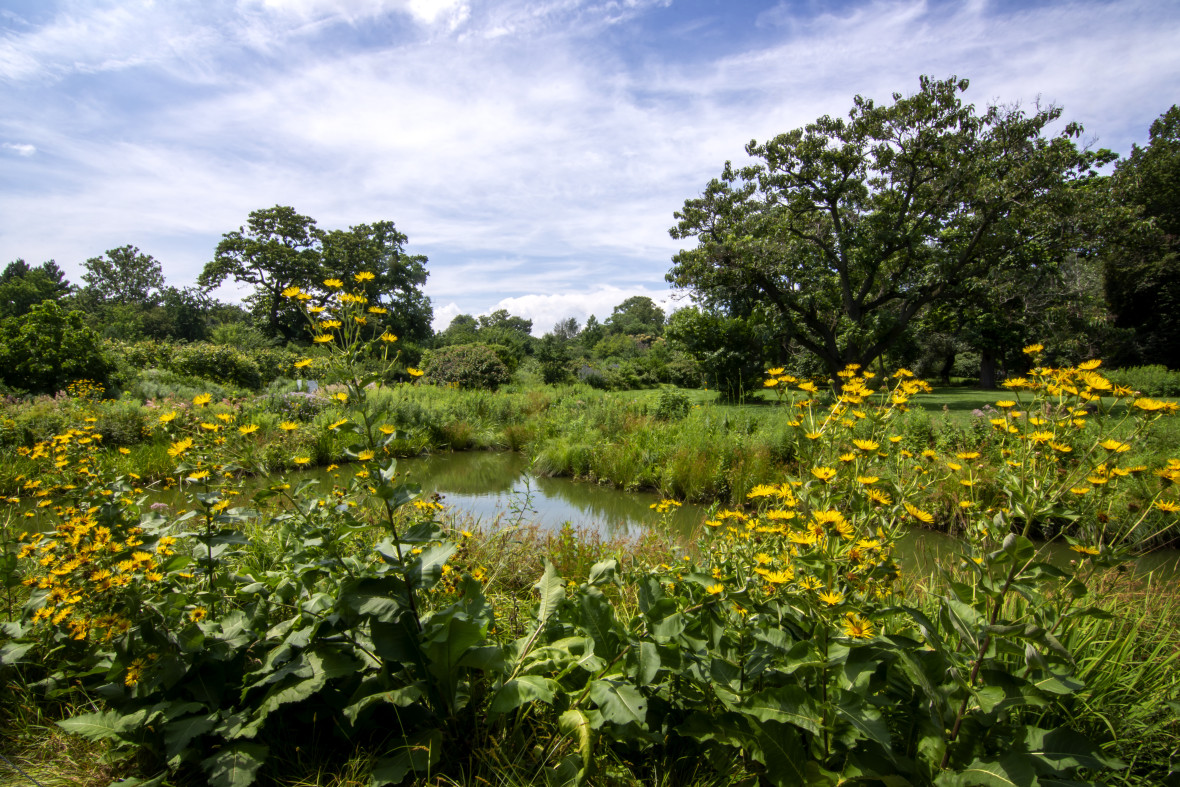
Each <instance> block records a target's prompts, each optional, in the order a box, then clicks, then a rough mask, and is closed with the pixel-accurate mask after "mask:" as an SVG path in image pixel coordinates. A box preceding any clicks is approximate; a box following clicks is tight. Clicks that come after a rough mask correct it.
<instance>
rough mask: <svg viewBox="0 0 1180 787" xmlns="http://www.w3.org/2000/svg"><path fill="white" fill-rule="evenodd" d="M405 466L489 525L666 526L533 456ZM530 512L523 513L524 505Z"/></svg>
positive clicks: (1177, 558)
mask: <svg viewBox="0 0 1180 787" xmlns="http://www.w3.org/2000/svg"><path fill="white" fill-rule="evenodd" d="M398 470H399V471H401V472H404V473H407V474H408V475H409V477H410V479H411V480H412V481H414V482H415V483H418V484H421V485H422V491H423V493H424V494H434V493H438V494H440V495H442V496H443V503H445V504H446V505H447V506H448V507H449V508H450V509H451V510H452V511H455V512H462V513H463V514H466V515H469V516H471V517H473V518H474V519H475V520H477V521H478V522H479V523H480V524H481V525H482V526H484V527H494V526H495V525H496V523H501V524H512V523H515V522H516V521H518V516H519V517H520V520H519V521H524V522H535V523H536V524H538V525H540V526H541V527H543V528H549V529H554V530H557V529H560V528H561V527H562V525H564V524H565V523H566V522H569V523H570V524H572V525H574V526H575V527H577V528H584V529H587V530H597V531H599V532H601V533H602V534H603V535H605V536H608V537H634V536H637V535H639V534H640V533H642V532H643V531H644V530H645V529H647V528H649V527H655V526H659V523H660V521H661V519H660V517H659V516H658V515H657V514H656V513H655V512H654V511H652V510H651V506H652V505H653V504H655V503H657V502H659V499H660V498H659V496H658V495H656V494H653V493H651V492H626V491H623V490H619V489H615V488H613V487H610V486H601V485H598V484H592V483H587V482H585V481H571V480H570V479H568V478H538V477H536V476H533V475H532V474H531V473H530V472H529V467H528V460H527V459H526V458H525V457H524V456H522V455H521V454H517V453H510V452H509V453H500V452H489V451H468V452H461V453H453V454H435V455H431V456H425V457H417V458H413V459H401V460H399V461H398ZM522 508H525V509H527V510H524V511H523V516H520V515H521V509H522ZM706 510H707V509H706V508H705V507H704V506H697V505H691V504H685V505H684V506H682V507H681V508H680V509H678V510H677V511H676V512H675V513H674V514H673V515H672V516H671V517H670V519H669V522H670V524H671V526H672V527H673V528H674V529H675V530H676V531H677V532H678V533H680V534H683V535H688V534H691V533H692V532H693V531H694V530H695V529H696V528H697V527H698V526H699V525H700V524H701V522H702V521H703V520H704V518H705V514H706ZM898 547H899V548H898V558H899V559H900V560H901V562H902V564H903V566H905V567H907V568H909V569H910V570H915V571H917V572H918V573H919V574H925V573H928V572H929V571H930V570H931V569H933V567H934V566H935V565H936V564H937V563H939V562H947V561H949V562H951V563H953V562H956V561H957V559H958V557H957V556H958V554H959V553H960V551H961V549H962V544H961V542H960V541H959V540H958V539H957V538H954V537H953V536H948V535H947V534H945V533H939V532H935V531H930V530H912V531H910V532H909V533H908V534H907V535H906V536H905V537H904V538H903V539H902V540H901V543H900V544H899V545H898ZM1042 550H1043V551H1044V552H1045V554H1046V555H1047V556H1048V557H1049V559H1050V560H1051V562H1053V563H1054V564H1056V565H1059V566H1061V567H1063V568H1064V567H1066V566H1068V565H1069V563H1070V561H1071V560H1073V559H1075V558H1077V557H1078V556H1077V554H1076V553H1074V552H1072V551H1070V550H1069V549H1068V547H1066V546H1065V545H1064V544H1058V543H1052V544H1046V545H1042ZM1135 570H1136V571H1137V572H1139V573H1146V572H1150V571H1154V572H1157V573H1162V574H1164V575H1167V576H1176V575H1180V551H1177V550H1162V551H1159V552H1154V553H1152V554H1150V555H1145V556H1143V557H1141V558H1139V559H1138V560H1137V561H1136V564H1135Z"/></svg>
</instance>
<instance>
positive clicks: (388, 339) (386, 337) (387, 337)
mask: <svg viewBox="0 0 1180 787" xmlns="http://www.w3.org/2000/svg"><path fill="white" fill-rule="evenodd" d="M377 338H378V339H380V340H381V341H383V342H385V343H386V344H392V343H393V342H396V341H397V337H396V336H394V335H393V334H392V333H390V332H389V331H386V332H385V333H383V334H381V335H380V336H378V337H377Z"/></svg>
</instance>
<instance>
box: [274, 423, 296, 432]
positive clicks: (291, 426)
mask: <svg viewBox="0 0 1180 787" xmlns="http://www.w3.org/2000/svg"><path fill="white" fill-rule="evenodd" d="M279 428H280V429H282V430H283V431H284V432H294V431H295V430H296V429H298V428H299V424H297V423H295V422H294V421H283V422H282V423H281V424H279Z"/></svg>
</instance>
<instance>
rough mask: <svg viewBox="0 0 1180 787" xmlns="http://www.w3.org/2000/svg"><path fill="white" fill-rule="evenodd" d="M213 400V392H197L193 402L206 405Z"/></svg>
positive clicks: (199, 405)
mask: <svg viewBox="0 0 1180 787" xmlns="http://www.w3.org/2000/svg"><path fill="white" fill-rule="evenodd" d="M211 401H213V394H207V393H203V394H197V395H196V396H194V397H193V404H195V405H196V406H197V407H204V406H205V405H207V404H209V402H211Z"/></svg>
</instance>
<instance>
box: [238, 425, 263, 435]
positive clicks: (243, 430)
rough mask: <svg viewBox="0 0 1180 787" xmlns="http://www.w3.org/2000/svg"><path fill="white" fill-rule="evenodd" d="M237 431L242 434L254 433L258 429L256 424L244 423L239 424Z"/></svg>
mask: <svg viewBox="0 0 1180 787" xmlns="http://www.w3.org/2000/svg"><path fill="white" fill-rule="evenodd" d="M238 431H239V432H241V433H242V434H244V435H246V434H254V433H255V432H257V431H258V424H246V425H245V426H239V427H238Z"/></svg>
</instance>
